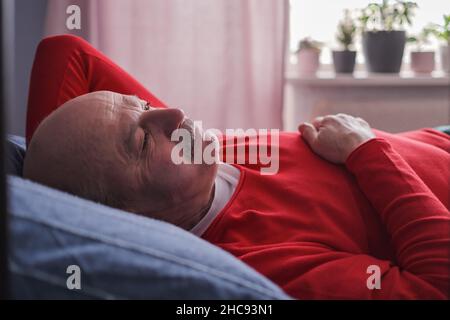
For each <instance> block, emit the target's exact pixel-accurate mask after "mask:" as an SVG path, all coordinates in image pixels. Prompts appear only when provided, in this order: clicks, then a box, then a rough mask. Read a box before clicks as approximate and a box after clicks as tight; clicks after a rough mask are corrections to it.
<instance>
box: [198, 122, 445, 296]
mask: <svg viewBox="0 0 450 320" xmlns="http://www.w3.org/2000/svg"><path fill="white" fill-rule="evenodd" d="M376 134H377V136H378V138H377V139H373V140H371V141H369V142H366V143H365V144H363V145H361V146H360V147H359V148H358V149H356V150H355V151H354V152H353V153H352V154H351V155H350V157H349V158H348V160H347V163H346V165H345V166H344V165H334V164H332V163H329V162H327V161H325V160H323V159H321V158H320V157H319V156H317V155H315V154H314V153H313V152H312V151H311V150H310V149H309V147H308V146H307V145H306V144H305V143H304V141H303V140H302V139H301V137H300V136H299V134H296V133H283V134H281V135H280V169H279V172H278V174H276V175H272V176H264V175H260V173H259V167H258V166H256V165H253V166H250V165H248V166H247V165H246V166H241V165H237V167H238V168H239V169H240V170H241V178H240V181H239V184H238V186H237V188H236V191H235V193H234V195H233V197H232V199H231V200H230V202H229V203H228V204H227V206H226V207H225V208H224V209H223V210H222V212H221V213H220V214H219V215H218V216H217V218H216V219H215V220H214V222H213V223H212V224H211V226H210V227H209V228H208V230H207V231H206V232H205V233H204V234H203V236H202V237H203V238H204V239H206V240H208V241H210V242H212V243H213V244H215V245H218V246H220V247H221V248H223V249H225V250H226V251H228V252H230V253H232V254H233V255H235V256H236V257H238V258H239V259H241V260H242V261H244V262H246V263H247V264H249V265H250V266H252V267H253V268H255V269H256V270H258V271H259V272H261V273H262V274H264V275H266V276H267V277H268V278H270V279H271V280H273V281H274V282H275V283H277V284H278V285H280V286H281V287H282V288H283V289H284V290H285V291H286V292H287V293H288V294H290V295H291V296H293V297H295V298H299V299H448V298H449V287H450V279H449V273H450V271H449V270H450V263H449V256H450V214H449V211H448V208H449V181H448V180H449V177H450V169H449V164H450V155H449V150H450V139H449V138H448V137H447V136H446V135H444V134H441V133H439V132H436V131H434V130H421V131H416V132H410V133H406V134H401V135H393V134H387V133H383V132H378V131H377V132H376ZM249 143H255V141H253V140H252V141H250V142H249ZM371 265H376V266H379V268H380V270H381V289H372V290H371V289H368V287H367V279H368V278H369V276H371V273H370V274H369V273H368V272H367V268H368V267H369V266H371Z"/></svg>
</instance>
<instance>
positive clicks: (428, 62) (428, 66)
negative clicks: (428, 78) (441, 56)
mask: <svg viewBox="0 0 450 320" xmlns="http://www.w3.org/2000/svg"><path fill="white" fill-rule="evenodd" d="M434 65H435V63H434V52H433V51H428V52H423V51H413V52H411V70H412V71H413V72H415V73H431V72H432V71H433V70H434Z"/></svg>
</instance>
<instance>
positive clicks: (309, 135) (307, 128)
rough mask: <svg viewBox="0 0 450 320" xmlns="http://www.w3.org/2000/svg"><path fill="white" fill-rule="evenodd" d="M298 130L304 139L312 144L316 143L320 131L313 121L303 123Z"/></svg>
mask: <svg viewBox="0 0 450 320" xmlns="http://www.w3.org/2000/svg"><path fill="white" fill-rule="evenodd" d="M298 131H300V133H301V134H302V137H303V139H305V140H306V142H307V143H308V144H309V145H310V146H312V145H313V144H314V142H315V141H316V139H317V135H318V132H317V129H316V128H315V127H314V126H313V125H312V124H311V123H308V122H304V123H302V124H301V125H300V126H299V127H298Z"/></svg>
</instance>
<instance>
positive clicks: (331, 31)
mask: <svg viewBox="0 0 450 320" xmlns="http://www.w3.org/2000/svg"><path fill="white" fill-rule="evenodd" d="M380 1H381V0H373V1H369V0H338V1H336V0H290V49H291V51H294V50H295V49H296V48H297V44H298V41H299V40H300V39H302V38H304V37H307V36H310V37H312V38H314V39H315V40H319V41H322V42H324V43H325V45H326V48H324V50H323V52H322V55H321V61H322V63H324V64H330V63H331V50H332V49H333V48H336V47H337V42H336V40H335V34H336V28H337V24H338V22H339V21H340V20H341V19H342V17H343V15H344V9H347V8H348V9H359V8H364V7H365V6H367V4H368V3H370V2H380ZM415 2H416V3H417V4H418V5H419V8H418V9H417V10H416V14H415V16H414V20H413V26H412V27H407V28H406V30H407V31H408V32H411V33H417V32H419V31H420V30H421V29H422V28H423V27H424V26H425V25H426V24H428V23H430V22H433V23H439V24H442V23H443V18H442V16H443V14H444V13H450V3H449V2H448V1H445V0H416V1H415ZM436 43H437V41H436V40H434V39H433V42H432V44H430V45H432V46H434V47H436ZM356 48H357V50H358V52H359V54H358V62H360V63H362V62H363V55H362V54H360V53H361V45H360V41H359V40H357V41H356ZM405 58H406V61H407V60H408V55H407V54H405Z"/></svg>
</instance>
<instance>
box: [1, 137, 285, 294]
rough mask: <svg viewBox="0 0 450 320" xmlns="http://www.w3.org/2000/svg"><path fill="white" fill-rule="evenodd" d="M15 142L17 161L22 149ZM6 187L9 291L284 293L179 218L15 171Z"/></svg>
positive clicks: (56, 292)
mask: <svg viewBox="0 0 450 320" xmlns="http://www.w3.org/2000/svg"><path fill="white" fill-rule="evenodd" d="M21 141H23V140H21ZM9 143H11V146H17V145H16V144H15V143H14V142H13V141H12V140H11V139H9ZM14 150H16V151H17V152H18V153H17V154H16V156H17V157H16V158H14V159H15V160H17V164H18V163H20V159H22V160H23V157H22V156H18V155H19V154H20V155H22V152H21V150H22V149H20V148H19V149H14ZM22 151H24V150H22ZM23 153H24V152H23ZM19 171H20V170H19ZM7 187H8V211H9V215H10V224H9V228H10V251H9V262H10V270H11V288H12V296H13V298H16V299H53V298H57V299H68V298H82V299H86V298H105V299H114V298H118V299H289V297H288V296H287V295H285V294H284V293H283V291H282V290H281V289H280V288H279V287H278V286H276V285H275V284H273V283H272V282H271V281H269V280H268V279H267V278H265V277H264V276H262V275H261V274H259V273H257V272H256V271H254V270H253V269H251V268H250V267H249V266H247V265H245V264H244V263H242V262H241V261H239V260H238V259H236V258H235V257H233V256H232V255H230V254H229V253H227V252H225V251H223V250H222V249H220V248H218V247H215V246H213V245H212V244H210V243H208V242H206V241H204V240H203V239H201V238H198V237H196V236H194V235H192V234H190V233H189V232H187V231H184V230H182V229H180V228H178V227H176V226H173V225H170V224H168V223H164V222H161V221H157V220H154V219H149V218H145V217H141V216H137V215H134V214H131V213H128V212H124V211H120V210H116V209H112V208H109V207H106V206H103V205H100V204H96V203H93V202H91V201H88V200H84V199H81V198H77V197H75V196H72V195H69V194H67V193H63V192H60V191H57V190H54V189H51V188H48V187H45V186H43V185H40V184H36V183H34V182H31V181H29V180H25V179H23V178H20V177H15V176H11V175H10V176H9V177H8V179H7ZM70 266H76V267H79V271H80V273H79V275H80V278H79V279H80V285H81V289H72V290H71V289H69V288H68V287H67V282H68V278H69V276H71V275H72V272H73V271H71V270H70V269H69V273H67V271H68V268H70Z"/></svg>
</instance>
